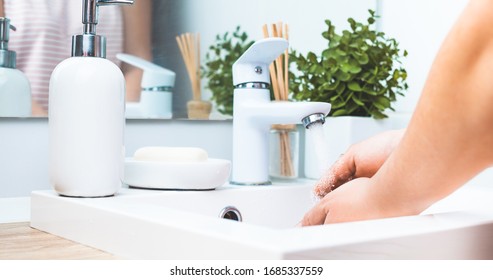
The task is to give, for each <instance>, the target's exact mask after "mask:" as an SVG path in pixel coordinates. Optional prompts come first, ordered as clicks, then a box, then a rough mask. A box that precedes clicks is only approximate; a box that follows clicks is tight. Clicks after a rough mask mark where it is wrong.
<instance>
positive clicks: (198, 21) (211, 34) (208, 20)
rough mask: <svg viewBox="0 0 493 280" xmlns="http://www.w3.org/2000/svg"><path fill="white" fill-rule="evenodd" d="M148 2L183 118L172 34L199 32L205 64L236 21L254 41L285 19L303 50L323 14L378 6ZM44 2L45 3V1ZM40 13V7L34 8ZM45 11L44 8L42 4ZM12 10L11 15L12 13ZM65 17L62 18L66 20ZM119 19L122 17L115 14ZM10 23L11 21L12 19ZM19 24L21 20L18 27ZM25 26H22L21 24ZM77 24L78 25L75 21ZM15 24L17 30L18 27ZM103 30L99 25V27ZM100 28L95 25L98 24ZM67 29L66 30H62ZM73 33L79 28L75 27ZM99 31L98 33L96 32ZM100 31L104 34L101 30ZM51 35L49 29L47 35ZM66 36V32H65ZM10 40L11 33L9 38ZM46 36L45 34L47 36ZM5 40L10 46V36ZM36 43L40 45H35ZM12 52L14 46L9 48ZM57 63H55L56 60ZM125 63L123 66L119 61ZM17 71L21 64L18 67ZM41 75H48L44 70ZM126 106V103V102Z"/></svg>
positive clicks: (316, 39)
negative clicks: (266, 28)
mask: <svg viewBox="0 0 493 280" xmlns="http://www.w3.org/2000/svg"><path fill="white" fill-rule="evenodd" d="M135 1H136V3H138V2H139V1H141V2H144V1H150V2H151V4H152V8H151V18H152V27H151V38H152V44H151V52H152V57H153V62H154V63H155V64H157V65H160V66H162V67H164V68H166V69H169V70H171V71H173V72H175V74H176V80H175V84H174V87H173V89H172V90H171V91H172V95H171V100H172V116H173V118H174V119H186V118H187V117H188V115H187V105H186V104H187V102H188V101H189V100H191V99H192V88H191V85H190V81H189V76H188V74H187V69H186V67H185V63H184V61H183V58H182V56H181V54H180V49H179V47H178V44H177V41H176V36H177V35H179V34H182V33H185V32H192V33H200V43H201V47H200V57H201V64H202V65H203V64H204V58H205V55H206V53H207V52H208V49H209V46H211V45H212V44H213V43H214V41H215V37H216V35H218V34H221V35H222V34H224V33H226V32H233V31H234V30H235V28H236V27H237V26H240V27H241V30H242V31H245V32H246V33H247V34H248V37H249V40H258V39H261V38H262V37H263V36H262V25H263V24H272V23H277V22H279V21H282V22H284V23H287V24H289V32H290V47H291V48H293V49H295V50H297V51H299V52H301V53H306V52H307V51H308V50H312V51H318V50H321V49H322V48H323V47H324V44H325V41H324V40H323V39H322V37H321V33H322V32H323V31H324V29H325V23H324V21H325V19H330V20H331V21H332V22H333V23H334V24H335V25H336V26H337V27H338V28H341V29H342V28H347V27H348V24H347V18H348V17H354V18H355V19H366V18H367V16H368V9H373V10H375V9H377V1H376V0H361V1H336V0H307V1H296V0H271V1H262V0H248V1H245V0H207V1H201V0H180V1H176V0H135ZM0 2H1V1H0ZM3 2H5V12H6V14H7V15H6V16H7V17H8V16H9V9H10V11H11V10H12V9H13V8H14V4H15V3H16V2H17V6H22V4H19V2H21V3H23V4H24V6H26V5H25V3H24V1H15V0H3ZM32 2H33V4H32V5H43V3H45V2H46V3H48V2H50V3H52V2H53V3H54V2H60V3H65V2H67V3H72V2H73V3H75V4H74V5H75V6H76V5H80V2H81V0H67V1H32ZM44 5H46V4H44ZM56 6H57V9H63V7H62V6H63V5H56ZM108 8H109V7H104V8H101V10H100V25H102V24H103V22H104V21H105V18H104V17H107V18H111V16H110V15H108V14H110V13H111V12H110V11H109V9H108ZM72 10H73V11H71V12H70V13H67V12H65V13H64V14H66V15H67V16H73V17H75V18H77V19H78V20H79V18H80V10H78V9H76V8H75V9H72ZM38 11H39V13H41V11H42V9H41V8H40V7H38ZM44 12H46V8H45V9H44ZM13 15H15V14H13ZM65 20H67V19H65ZM120 20H122V19H120ZM12 24H13V25H16V22H15V21H14V20H12ZM22 26H23V24H22V23H21V24H20V27H22ZM24 26H25V25H24ZM79 26H80V28H79V29H80V30H81V28H82V27H81V25H80V20H79ZM20 27H18V31H19V28H20ZM57 28H65V27H64V25H59V26H58V27H57ZM101 29H102V28H101ZM98 30H100V29H98ZM67 32H68V31H67ZM77 33H80V31H79V32H77ZM98 33H99V32H98ZM101 35H105V34H101ZM46 36H47V38H48V37H49V36H50V35H49V33H48V34H47V35H46ZM67 38H70V35H69V34H67ZM12 39H13V38H12ZM49 39H50V38H48V40H49ZM110 43H111V38H110V37H109V36H108V46H109V44H110ZM10 45H12V46H13V45H14V43H13V42H12V41H11V42H10ZM37 48H41V46H37ZM12 50H14V51H15V49H12ZM62 51H64V52H66V56H67V57H68V56H69V51H70V43H68V44H67V46H66V47H65V49H63V50H55V52H62ZM23 59H24V58H23V57H22V55H21V54H19V55H18V57H17V60H18V62H20V61H23ZM43 59H45V61H49V57H43ZM55 65H56V64H55ZM124 67H125V66H124ZM21 70H22V69H21ZM43 79H44V80H45V81H46V80H49V75H48V76H44V77H43ZM201 88H202V99H205V100H209V99H210V98H211V96H212V93H211V92H210V91H209V90H207V89H206V81H205V80H204V79H202V81H201ZM0 89H1V88H0ZM47 95H48V94H47V93H44V98H45V99H46V98H47ZM127 108H129V107H127ZM210 118H211V119H228V118H231V116H225V115H222V114H220V113H218V112H217V110H215V109H214V107H213V110H212V113H211V117H210Z"/></svg>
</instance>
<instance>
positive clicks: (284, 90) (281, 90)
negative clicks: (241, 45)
mask: <svg viewBox="0 0 493 280" xmlns="http://www.w3.org/2000/svg"><path fill="white" fill-rule="evenodd" d="M262 31H263V34H264V38H268V37H270V35H269V30H268V26H267V25H266V24H264V25H263V27H262ZM271 34H272V37H280V38H284V39H286V40H288V39H289V28H288V25H287V24H283V23H282V22H279V23H277V24H272V33H271ZM283 56H284V57H283ZM288 56H289V54H288V51H287V50H286V51H285V52H284V54H283V55H281V56H279V57H278V58H277V59H276V60H275V61H274V62H273V63H271V65H270V66H269V71H270V77H271V80H272V83H271V84H272V89H273V92H274V99H275V100H276V101H287V100H288V95H289V88H288V85H289V83H288V81H289V80H288V78H289V76H288V74H289V69H288V67H289V58H288ZM273 128H274V129H277V130H279V131H280V133H279V145H280V147H279V148H280V159H279V160H280V169H281V170H280V173H281V175H282V176H285V177H292V176H294V174H295V170H294V164H293V159H292V156H291V143H290V139H289V131H290V130H293V129H295V126H294V125H274V126H273Z"/></svg>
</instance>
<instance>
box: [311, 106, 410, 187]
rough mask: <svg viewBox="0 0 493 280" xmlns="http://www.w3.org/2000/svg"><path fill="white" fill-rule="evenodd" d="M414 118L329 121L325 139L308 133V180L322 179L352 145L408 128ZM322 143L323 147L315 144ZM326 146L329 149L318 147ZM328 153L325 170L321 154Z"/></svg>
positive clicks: (344, 118) (392, 117) (325, 128)
mask: <svg viewBox="0 0 493 280" xmlns="http://www.w3.org/2000/svg"><path fill="white" fill-rule="evenodd" d="M410 117H411V116H410V115H408V114H405V115H392V116H391V117H389V118H387V119H383V120H375V119H373V118H369V117H329V118H327V119H326V121H325V124H324V126H323V129H322V130H323V134H324V137H325V139H323V140H322V141H320V139H314V138H315V137H316V136H315V135H312V133H310V132H309V131H306V133H305V135H306V137H305V169H304V171H305V177H306V178H310V179H318V178H320V176H321V173H322V170H325V169H327V168H328V167H330V165H332V164H333V163H334V162H335V161H336V160H337V159H338V158H339V156H340V155H341V154H343V153H344V152H345V151H346V150H347V149H348V148H349V147H350V146H351V145H352V144H355V143H357V142H360V141H362V140H364V139H367V138H369V137H371V136H373V135H376V134H378V133H381V132H383V131H386V130H391V129H401V128H405V127H406V126H407V124H408V122H409V119H410ZM314 143H319V144H314ZM320 143H325V144H326V146H325V147H317V146H318V145H321V144H320ZM321 151H326V152H327V153H328V157H324V158H325V159H327V160H328V162H327V166H325V167H323V166H321V163H320V160H319V156H317V153H318V152H321Z"/></svg>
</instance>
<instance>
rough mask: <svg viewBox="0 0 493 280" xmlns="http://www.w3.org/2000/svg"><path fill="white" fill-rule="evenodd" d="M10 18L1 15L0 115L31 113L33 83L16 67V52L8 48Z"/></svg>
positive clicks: (28, 114)
mask: <svg viewBox="0 0 493 280" xmlns="http://www.w3.org/2000/svg"><path fill="white" fill-rule="evenodd" d="M10 29H12V30H14V31H15V27H14V26H13V25H11V24H10V20H9V19H8V18H4V17H0V117H29V116H30V115H31V85H30V84H29V80H28V79H27V77H26V75H25V74H24V73H22V72H21V71H20V70H19V69H16V53H15V52H14V51H11V50H9V49H8V43H9V32H10Z"/></svg>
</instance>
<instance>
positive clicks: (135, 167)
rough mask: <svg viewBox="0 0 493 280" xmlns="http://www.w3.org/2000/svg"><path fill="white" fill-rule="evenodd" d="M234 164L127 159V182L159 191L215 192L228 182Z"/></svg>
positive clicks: (224, 162)
mask: <svg viewBox="0 0 493 280" xmlns="http://www.w3.org/2000/svg"><path fill="white" fill-rule="evenodd" d="M230 170H231V162H230V161H229V160H224V159H213V158H209V159H207V160H205V161H197V162H169V161H166V162H158V161H139V160H135V159H133V158H126V159H125V175H124V179H123V182H124V183H125V184H127V185H129V186H130V187H134V188H145V189H159V190H213V189H215V188H217V187H220V186H222V185H224V184H225V183H226V181H227V180H228V178H229V172H230Z"/></svg>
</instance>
